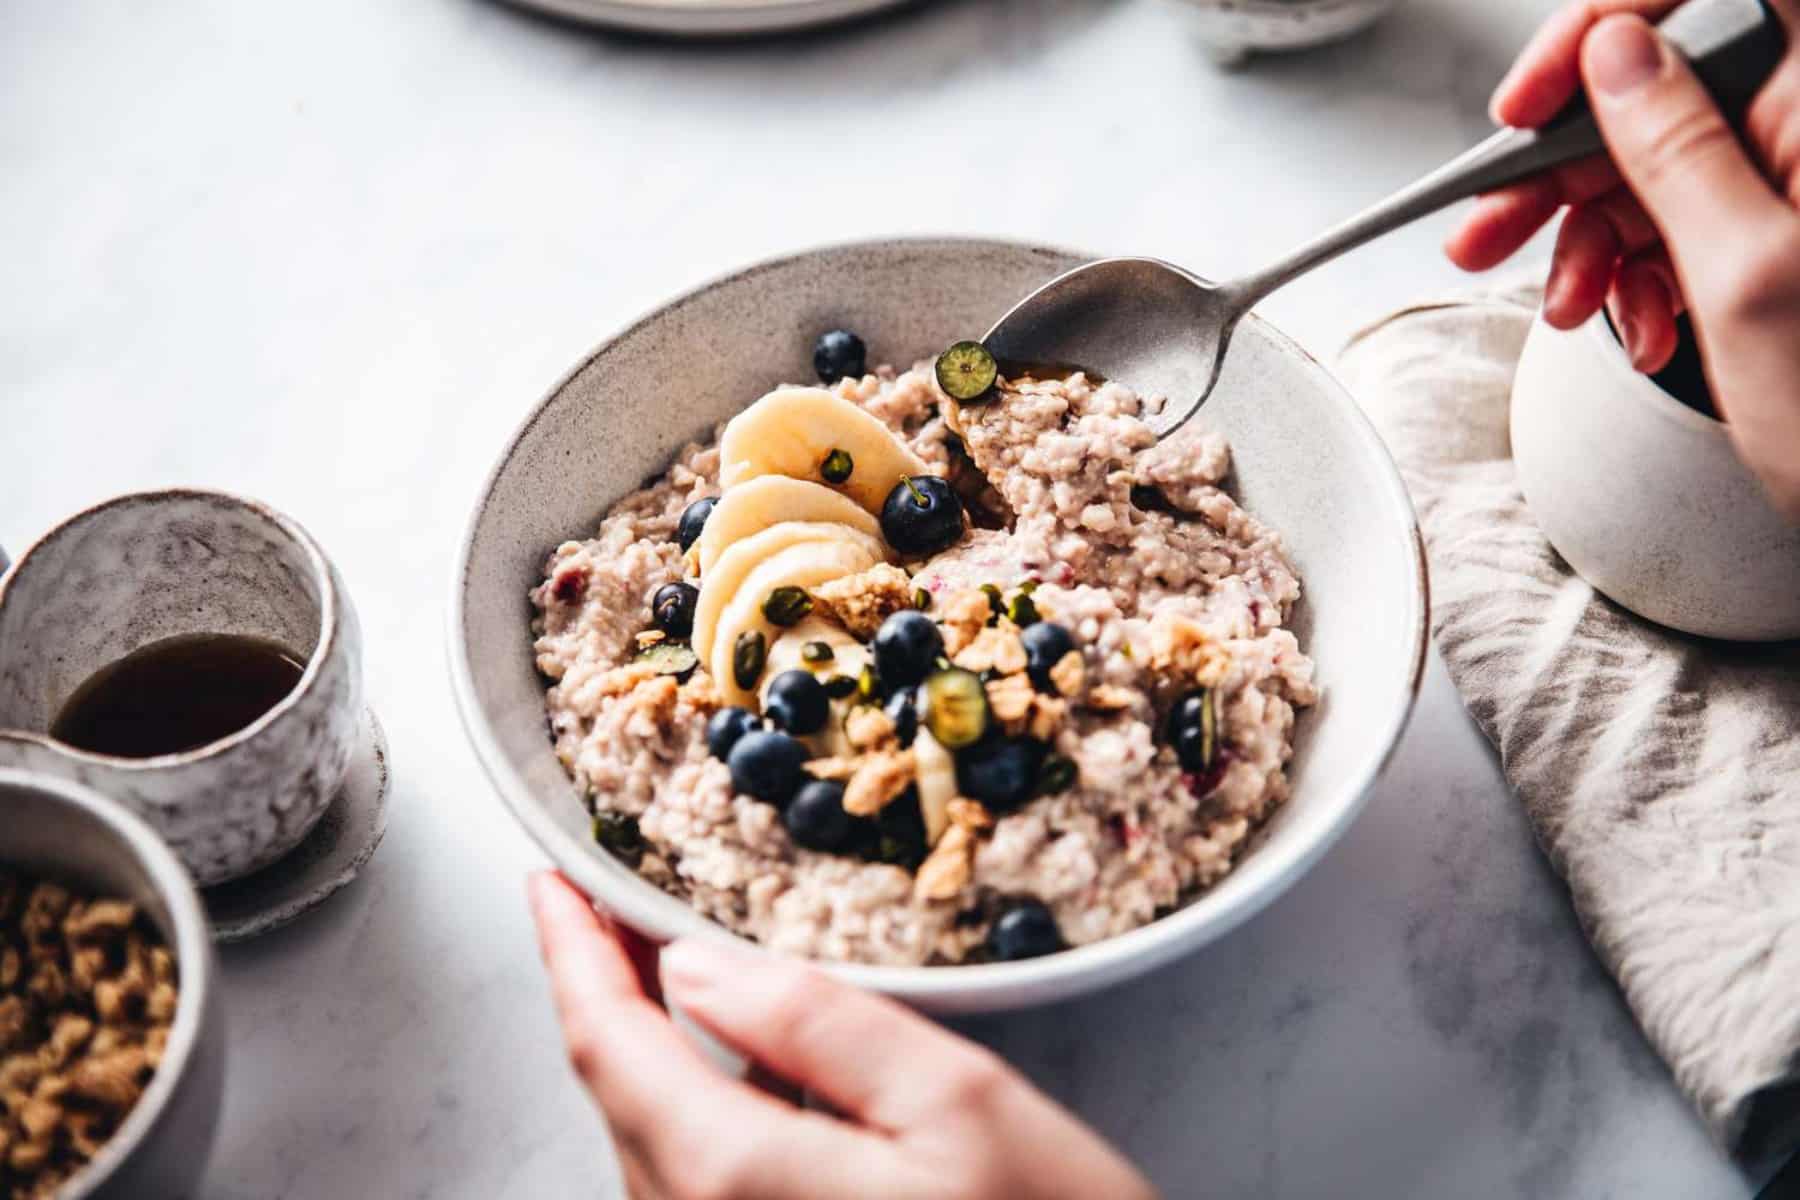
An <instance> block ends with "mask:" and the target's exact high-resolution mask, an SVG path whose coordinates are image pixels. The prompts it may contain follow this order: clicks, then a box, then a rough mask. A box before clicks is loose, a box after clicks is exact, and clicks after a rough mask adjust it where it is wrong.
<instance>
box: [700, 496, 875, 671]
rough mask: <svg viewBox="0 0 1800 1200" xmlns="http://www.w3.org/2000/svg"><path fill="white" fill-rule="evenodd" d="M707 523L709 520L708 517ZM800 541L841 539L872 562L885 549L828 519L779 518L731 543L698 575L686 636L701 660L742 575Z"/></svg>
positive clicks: (709, 653) (706, 655)
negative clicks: (689, 631)
mask: <svg viewBox="0 0 1800 1200" xmlns="http://www.w3.org/2000/svg"><path fill="white" fill-rule="evenodd" d="M713 515H714V516H717V515H718V510H717V509H714V510H713ZM707 524H708V525H710V524H712V521H711V520H708V521H707ZM800 542H841V543H846V544H848V545H852V546H858V547H861V548H863V549H865V550H867V551H868V553H869V555H870V562H871V563H873V562H875V561H876V560H879V559H880V558H882V557H883V555H884V552H885V550H884V547H883V546H882V543H881V540H880V539H879V538H874V537H870V536H869V535H868V534H866V533H864V532H862V531H861V530H858V529H852V528H850V526H848V525H840V524H836V523H834V522H830V521H780V522H777V523H776V524H774V525H771V526H769V527H768V528H767V529H764V530H761V531H760V532H757V533H753V534H751V535H750V536H749V537H747V538H745V539H743V540H742V541H740V542H735V543H733V544H732V545H731V546H729V547H728V548H726V550H725V551H724V552H723V553H721V554H720V555H719V557H718V559H717V560H715V561H714V563H713V567H712V570H710V571H708V572H707V573H706V574H705V575H703V576H701V579H700V599H699V601H698V602H697V603H696V604H695V605H694V631H693V634H692V635H691V636H690V637H689V639H688V640H689V643H690V644H691V645H692V646H693V647H694V653H696V654H698V655H699V656H700V661H701V662H703V663H710V662H711V661H712V651H713V634H714V631H715V630H716V629H717V628H718V625H719V614H720V613H722V612H724V611H725V606H726V605H728V604H730V603H731V600H732V598H733V597H734V596H736V595H737V591H738V587H739V585H740V584H742V583H743V582H744V577H745V576H746V575H748V574H749V573H750V572H751V570H753V569H754V568H755V567H756V566H757V564H759V563H761V562H762V561H763V560H764V559H766V558H768V557H769V556H771V555H773V554H778V553H780V552H781V551H783V550H785V549H787V548H788V547H789V546H792V545H795V544H797V543H800ZM758 603H759V604H760V603H761V601H760V600H759V601H758Z"/></svg>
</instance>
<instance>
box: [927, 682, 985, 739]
mask: <svg viewBox="0 0 1800 1200" xmlns="http://www.w3.org/2000/svg"><path fill="white" fill-rule="evenodd" d="M919 698H920V712H919V719H920V720H921V721H923V722H924V723H925V728H927V729H929V730H931V736H932V737H934V738H936V739H937V740H938V741H939V742H941V743H942V744H943V745H945V746H947V747H949V748H950V749H952V750H960V749H962V748H963V747H964V746H973V745H974V744H975V743H976V742H979V741H980V740H981V739H982V737H983V735H985V734H986V733H987V731H988V721H989V713H988V700H987V689H986V688H985V687H983V686H982V683H981V679H980V677H979V676H977V675H976V674H975V673H974V672H973V671H965V670H963V669H962V668H961V667H951V668H950V669H949V670H948V671H938V672H936V673H935V674H933V675H932V676H931V677H930V678H928V679H926V680H925V683H924V686H923V687H921V688H920V689H919Z"/></svg>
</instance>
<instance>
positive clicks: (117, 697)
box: [50, 633, 306, 758]
mask: <svg viewBox="0 0 1800 1200" xmlns="http://www.w3.org/2000/svg"><path fill="white" fill-rule="evenodd" d="M305 673H306V665H305V660H304V658H303V657H302V656H300V655H297V654H294V653H293V652H292V651H290V650H288V649H287V647H285V646H282V645H280V644H279V643H277V642H271V641H268V640H266V639H264V638H256V637H243V636H239V635H237V634H229V633H196V634H186V635H183V636H181V637H172V638H164V639H162V640H161V641H156V642H151V643H150V644H149V645H147V646H143V647H140V648H139V649H137V650H134V651H132V652H131V653H130V654H127V655H126V656H125V657H124V658H121V659H120V660H119V661H117V662H115V663H112V664H110V665H108V666H105V667H102V668H101V669H100V670H98V671H96V672H95V673H94V674H93V675H92V676H91V677H89V678H88V680H87V681H86V682H85V683H83V684H82V685H81V686H80V687H78V688H76V689H75V694H74V695H72V696H70V697H69V700H68V703H66V704H64V705H63V709H62V712H60V713H58V714H57V717H56V721H55V723H54V724H53V725H52V726H51V727H50V736H51V737H53V738H55V739H56V740H57V741H59V742H62V743H64V744H65V745H69V746H73V747H75V748H76V749H78V750H87V751H90V752H92V753H95V754H111V755H115V756H117V757H120V758H151V757H154V756H156V755H159V754H179V753H181V752H182V751H184V750H194V749H197V748H199V747H201V746H205V745H207V744H209V743H211V742H216V741H218V740H219V739H220V738H225V737H230V736H231V735H232V734H234V733H236V732H237V731H238V730H240V729H242V728H244V727H245V726H246V725H249V724H251V723H252V722H253V721H255V720H256V719H257V718H258V717H261V716H262V715H263V714H264V713H266V712H268V711H269V710H270V709H272V708H274V707H275V706H276V705H277V704H279V703H281V700H282V698H283V697H285V696H286V695H287V694H288V693H290V692H292V691H293V690H294V687H295V685H296V684H298V683H299V682H300V677H301V676H302V675H304V674H305Z"/></svg>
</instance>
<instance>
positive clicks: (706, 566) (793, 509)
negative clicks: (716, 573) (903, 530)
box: [697, 422, 885, 579]
mask: <svg viewBox="0 0 1800 1200" xmlns="http://www.w3.org/2000/svg"><path fill="white" fill-rule="evenodd" d="M734 424H735V422H734ZM727 432H728V433H729V427H727ZM783 521H814V522H823V523H825V524H835V525H848V526H849V527H850V528H852V529H854V530H857V531H858V532H860V533H864V534H867V535H868V536H869V537H872V538H875V539H877V540H880V538H881V522H880V521H878V520H876V519H875V517H874V516H873V515H871V514H870V513H869V512H868V511H867V510H866V509H864V508H863V507H862V506H861V505H859V504H857V503H856V501H854V500H852V499H850V498H849V497H848V496H845V495H844V494H843V493H841V492H834V491H832V490H831V489H830V488H828V487H826V486H825V485H824V484H822V483H813V482H811V481H810V480H805V479H791V478H789V477H788V476H786V475H760V476H756V477H754V478H752V479H749V480H746V481H745V482H743V483H740V484H737V485H735V486H733V487H730V488H728V489H726V492H725V494H724V495H723V496H721V497H719V503H718V505H717V506H716V507H714V509H713V510H712V513H711V515H709V516H708V517H707V518H706V526H705V528H703V529H702V530H701V531H700V540H699V542H698V543H697V545H698V548H699V551H700V576H701V578H702V579H704V578H705V577H706V574H707V572H709V571H711V570H712V569H713V564H715V563H717V562H718V561H719V557H720V556H721V555H722V554H724V553H725V551H727V550H729V549H730V548H731V547H733V546H735V545H737V544H738V543H740V542H742V541H745V540H746V539H748V538H750V537H753V536H754V535H756V534H758V533H761V532H762V531H763V530H765V529H767V528H769V527H770V526H772V525H778V524H780V523H782V522H783ZM884 553H885V549H884Z"/></svg>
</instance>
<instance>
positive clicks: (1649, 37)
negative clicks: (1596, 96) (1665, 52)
mask: <svg viewBox="0 0 1800 1200" xmlns="http://www.w3.org/2000/svg"><path fill="white" fill-rule="evenodd" d="M1584 52H1585V54H1586V56H1587V61H1588V74H1589V77H1590V78H1591V79H1592V81H1593V84H1594V86H1595V87H1597V88H1599V89H1600V90H1601V91H1602V92H1605V93H1606V94H1607V95H1609V96H1623V95H1626V94H1627V93H1630V92H1633V91H1636V90H1637V89H1638V88H1640V87H1642V86H1643V85H1645V84H1646V83H1649V82H1650V81H1651V80H1652V79H1655V78H1656V76H1657V75H1658V74H1659V73H1660V72H1661V71H1662V65H1663V57H1662V40H1661V39H1660V38H1658V37H1657V36H1656V32H1655V31H1654V30H1652V29H1651V28H1650V26H1648V25H1646V24H1645V23H1644V21H1643V20H1642V18H1639V17H1631V16H1615V17H1608V18H1607V19H1606V20H1604V21H1602V22H1600V24H1598V25H1596V26H1594V29H1593V32H1591V33H1589V34H1588V36H1587V44H1586V46H1585V47H1584Z"/></svg>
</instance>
